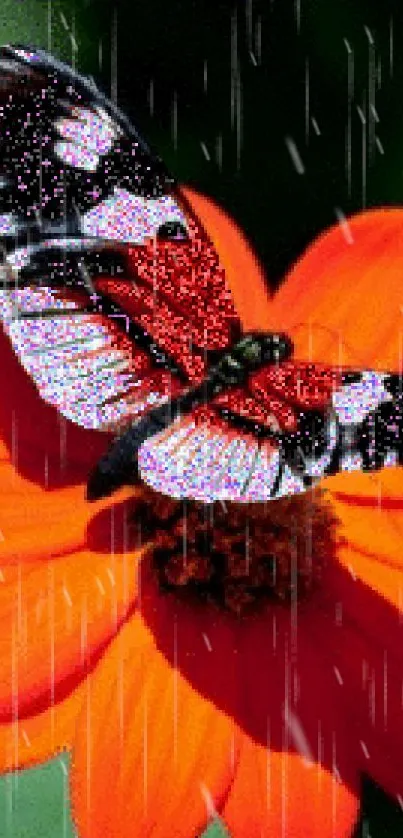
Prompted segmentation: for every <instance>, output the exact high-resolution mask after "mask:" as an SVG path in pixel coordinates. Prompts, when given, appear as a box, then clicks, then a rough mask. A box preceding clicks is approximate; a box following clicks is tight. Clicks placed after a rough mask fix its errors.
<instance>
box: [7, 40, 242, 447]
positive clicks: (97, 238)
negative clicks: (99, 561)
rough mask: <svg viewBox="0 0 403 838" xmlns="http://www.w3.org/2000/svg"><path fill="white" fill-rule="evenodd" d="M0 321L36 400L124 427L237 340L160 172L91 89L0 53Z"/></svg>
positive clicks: (65, 72)
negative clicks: (210, 353) (1, 257)
mask: <svg viewBox="0 0 403 838" xmlns="http://www.w3.org/2000/svg"><path fill="white" fill-rule="evenodd" d="M0 82H1V83H0V120H1V129H2V136H3V138H4V141H3V143H2V145H1V147H0V242H1V245H2V249H3V253H4V261H3V266H2V268H1V282H0V318H1V320H2V323H3V327H4V329H5V331H6V333H7V335H8V337H9V338H10V340H11V343H12V345H13V348H14V351H15V352H16V354H17V356H18V358H19V360H20V362H21V363H22V365H23V366H24V368H25V369H26V371H27V372H28V374H29V375H30V376H31V377H32V379H33V381H34V383H35V384H36V386H37V388H38V390H39V393H40V395H41V396H42V398H43V399H44V400H45V401H47V402H50V403H51V404H52V405H54V406H55V407H56V408H57V409H58V410H59V411H60V412H61V413H62V415H63V416H65V417H66V418H68V419H70V420H71V421H73V422H74V423H76V424H79V425H83V426H85V427H91V428H96V429H100V430H111V429H112V430H118V429H119V430H120V429H121V427H122V426H124V424H125V423H126V424H127V423H130V422H131V421H135V420H136V419H137V418H138V417H140V416H142V415H143V414H144V413H146V412H147V411H148V410H149V409H150V408H152V407H153V406H156V405H158V404H161V403H162V402H164V401H169V400H170V399H171V398H172V397H174V396H176V395H177V394H178V393H180V392H181V390H182V389H183V388H186V387H187V386H189V385H190V384H194V383H196V382H198V381H201V380H202V379H203V377H204V375H205V373H206V369H207V366H206V352H208V351H210V350H217V349H218V350H219V349H225V348H226V347H227V346H228V345H230V343H231V341H232V339H233V336H234V335H236V334H238V333H239V331H240V326H239V319H238V317H237V315H236V312H235V310H234V307H233V303H232V299H231V295H230V292H229V290H228V288H227V287H226V284H225V279H224V272H223V269H222V267H221V265H220V263H219V259H218V256H217V253H216V252H215V250H214V248H213V246H212V244H211V242H210V241H209V240H208V237H207V235H206V233H205V231H204V230H203V228H202V226H201V225H200V223H199V222H198V220H197V219H196V218H194V217H193V216H192V213H191V211H190V209H189V206H188V205H187V203H186V201H185V200H184V199H183V198H181V197H180V196H179V193H178V190H177V189H176V187H175V184H174V181H173V179H172V178H171V176H170V175H169V174H168V172H167V171H166V169H165V167H164V165H163V163H162V162H161V161H160V160H159V159H158V158H157V157H155V156H154V155H153V154H151V152H150V150H149V149H148V147H147V146H146V144H145V143H144V141H143V140H142V139H141V137H140V136H139V134H138V133H137V131H136V130H135V129H134V127H133V126H132V125H131V124H130V122H129V120H128V119H127V118H126V117H125V115H124V114H122V113H121V112H120V111H119V110H118V109H117V108H116V107H115V106H114V105H113V104H112V103H111V102H109V101H108V99H107V98H106V97H104V96H103V94H102V93H101V92H100V91H99V90H98V89H97V88H96V86H95V84H94V83H93V82H92V81H89V80H87V79H85V78H84V77H82V76H80V75H79V74H77V73H75V72H73V71H72V70H71V69H70V68H69V67H67V66H66V65H63V64H62V63H61V62H58V61H57V60H56V59H54V58H52V57H51V56H49V55H48V54H47V53H45V52H43V51H41V50H30V49H26V48H23V47H11V46H10V47H3V48H1V49H0Z"/></svg>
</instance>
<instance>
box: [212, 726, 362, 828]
mask: <svg viewBox="0 0 403 838" xmlns="http://www.w3.org/2000/svg"><path fill="white" fill-rule="evenodd" d="M358 808H359V802H358V800H357V797H356V795H355V794H354V793H353V792H352V791H351V790H349V789H348V788H347V787H346V786H344V785H343V784H342V783H341V782H340V778H339V777H338V775H337V770H336V764H335V772H334V773H332V772H331V771H326V770H325V769H324V768H322V767H321V766H320V765H319V764H317V763H314V764H312V763H310V762H307V761H306V760H304V759H302V758H301V756H299V755H297V754H292V753H289V752H288V751H286V750H285V751H281V752H278V751H273V750H272V749H271V748H270V745H269V746H267V747H263V746H261V745H256V743H254V742H253V741H252V740H251V739H249V738H248V737H247V736H243V738H242V747H241V753H240V759H239V765H238V768H237V771H236V775H235V780H234V783H233V785H232V787H231V791H230V793H229V796H228V801H227V803H226V805H225V807H224V811H223V813H222V816H223V818H224V820H225V823H226V825H227V826H228V828H229V832H230V835H231V838H244V836H246V835H247V836H248V838H264V836H267V838H271V836H274V835H278V836H280V835H286V836H287V838H305V836H307V835H309V836H310V838H327V836H328V838H342V836H343V838H349V836H350V835H351V834H352V829H353V827H354V825H355V824H356V822H357V817H358Z"/></svg>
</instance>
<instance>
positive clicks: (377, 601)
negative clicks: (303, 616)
mask: <svg viewBox="0 0 403 838" xmlns="http://www.w3.org/2000/svg"><path fill="white" fill-rule="evenodd" d="M337 556H338V561H337V562H334V563H331V564H330V566H329V567H328V568H327V569H326V571H325V575H324V577H323V587H322V591H321V596H320V602H321V606H322V607H323V608H325V609H327V610H328V611H331V612H332V613H333V614H334V613H337V612H338V610H340V613H342V614H343V615H345V619H346V621H350V622H351V624H352V626H353V628H354V630H357V631H358V632H360V633H361V636H362V638H365V640H366V642H367V643H368V645H369V646H373V645H375V646H377V647H378V649H379V648H381V649H384V648H385V649H389V653H390V654H391V655H392V656H393V657H394V658H395V659H396V660H398V661H399V662H401V663H402V665H403V646H402V643H401V640H400V637H401V635H402V634H403V629H402V626H403V571H402V570H401V569H398V568H397V567H396V566H394V565H393V563H390V564H389V563H388V562H387V561H386V560H382V556H377V555H376V554H373V555H372V556H368V555H366V554H365V553H363V552H361V551H359V550H356V549H354V548H353V547H351V546H350V545H340V546H339V547H338V549H337ZM313 611H315V603H314V604H313ZM341 619H343V618H341ZM402 639H403V638H402Z"/></svg>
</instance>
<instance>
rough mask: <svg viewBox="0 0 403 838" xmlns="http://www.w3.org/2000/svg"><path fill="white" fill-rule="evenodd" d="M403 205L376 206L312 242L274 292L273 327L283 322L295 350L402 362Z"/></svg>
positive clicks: (354, 360)
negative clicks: (396, 207) (391, 207)
mask: <svg viewBox="0 0 403 838" xmlns="http://www.w3.org/2000/svg"><path fill="white" fill-rule="evenodd" d="M402 222H403V211H402V210H401V209H382V210H371V211H369V212H365V213H361V214H359V215H357V216H354V217H353V218H350V219H349V220H348V232H347V235H346V228H345V227H342V226H340V225H336V226H334V227H332V228H331V229H330V230H328V231H327V232H325V233H324V234H323V235H322V236H320V237H319V238H318V239H317V240H316V241H315V242H314V243H313V244H312V245H311V247H309V248H308V250H307V251H306V252H305V254H304V255H303V256H302V257H301V259H300V260H299V261H298V262H297V264H296V265H295V267H294V268H293V269H292V270H291V272H290V273H289V275H288V276H287V278H286V281H285V282H284V284H283V285H282V286H281V287H280V289H279V291H278V292H277V293H276V295H275V296H274V298H273V300H272V303H271V305H270V308H269V309H268V311H267V314H268V322H267V324H266V325H267V327H268V328H272V329H279V328H281V329H285V330H287V331H289V332H290V334H291V335H292V337H293V339H294V341H295V344H296V356H297V357H300V358H307V359H308V358H309V359H312V360H315V361H322V362H324V363H331V364H337V363H344V364H352V365H358V366H359V367H361V366H362V367H369V368H374V369H385V370H388V369H390V370H395V369H396V370H398V369H400V368H401V366H402V354H403V352H402V350H403V340H402V310H401V305H402V275H403V238H402V234H401V230H402Z"/></svg>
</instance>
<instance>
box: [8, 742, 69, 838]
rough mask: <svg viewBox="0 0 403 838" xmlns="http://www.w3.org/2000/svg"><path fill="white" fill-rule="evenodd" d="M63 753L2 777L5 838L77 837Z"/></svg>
mask: <svg viewBox="0 0 403 838" xmlns="http://www.w3.org/2000/svg"><path fill="white" fill-rule="evenodd" d="M68 766H69V758H68V756H67V755H66V754H63V755H61V756H59V757H57V758H56V759H53V760H51V761H50V762H46V763H45V764H44V765H40V766H39V767H37V768H30V769H27V770H26V771H19V772H15V773H10V774H6V775H4V776H3V777H0V835H1V836H2V838H75V835H76V833H75V830H74V828H73V824H72V820H71V816H70V805H69V782H68V770H69V769H68Z"/></svg>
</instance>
